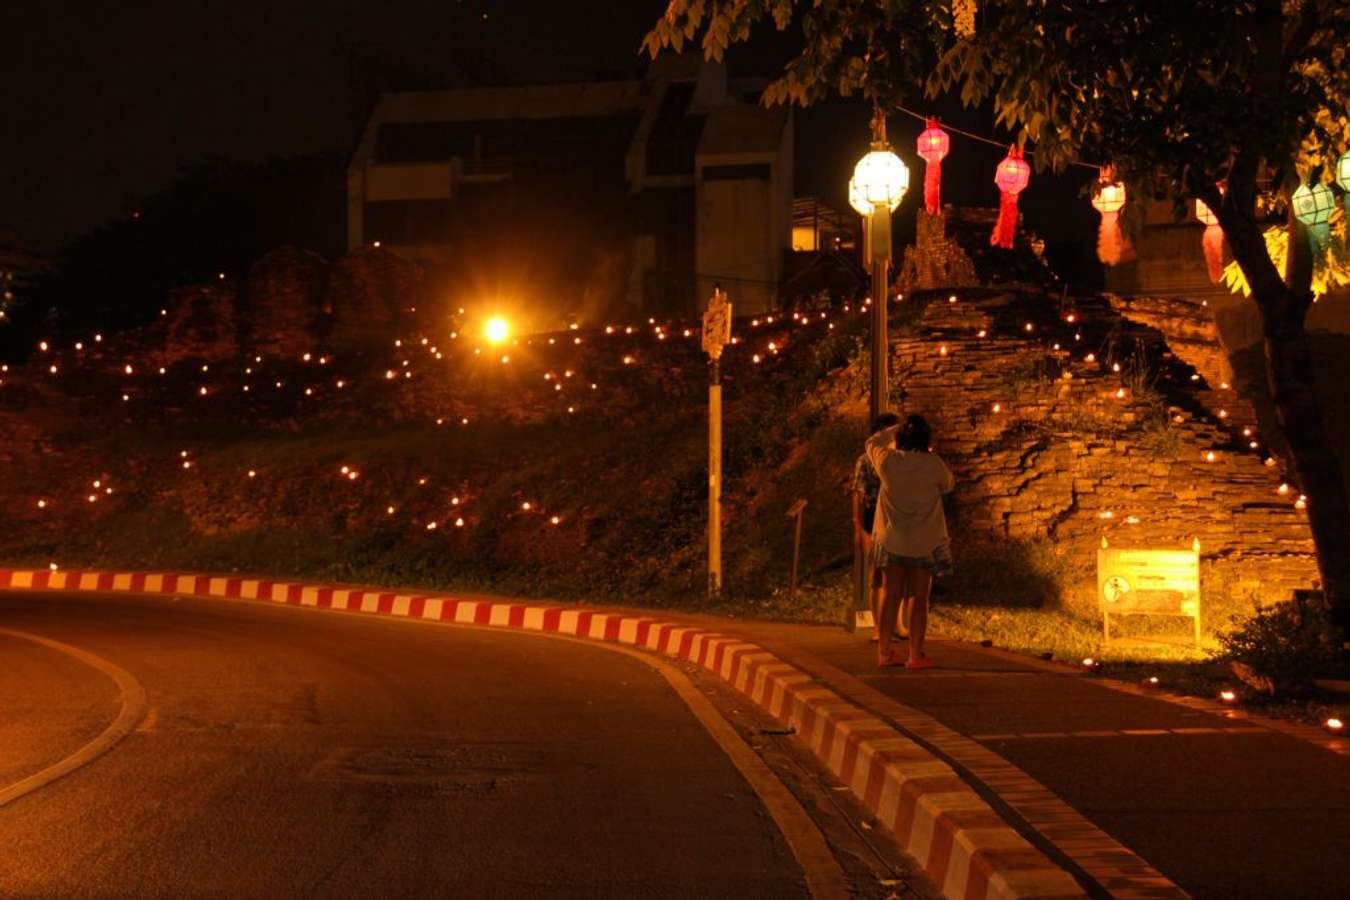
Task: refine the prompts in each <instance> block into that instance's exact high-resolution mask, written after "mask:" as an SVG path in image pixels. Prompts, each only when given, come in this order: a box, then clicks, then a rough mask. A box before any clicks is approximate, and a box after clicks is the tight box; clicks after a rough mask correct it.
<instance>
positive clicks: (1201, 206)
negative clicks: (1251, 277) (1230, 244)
mask: <svg viewBox="0 0 1350 900" xmlns="http://www.w3.org/2000/svg"><path fill="white" fill-rule="evenodd" d="M1219 193H1220V194H1222V193H1223V185H1219ZM1195 217H1196V218H1197V219H1199V220H1200V221H1201V222H1203V223H1204V225H1205V235H1204V237H1203V238H1201V241H1200V244H1201V246H1202V247H1204V249H1205V268H1206V269H1208V270H1209V280H1210V282H1211V283H1212V284H1218V283H1219V282H1220V281H1221V280H1222V279H1223V229H1222V228H1220V227H1219V217H1218V216H1216V215H1214V211H1213V210H1211V209H1210V208H1209V207H1208V206H1206V205H1205V201H1203V200H1200V199H1198V198H1197V199H1196V201H1195Z"/></svg>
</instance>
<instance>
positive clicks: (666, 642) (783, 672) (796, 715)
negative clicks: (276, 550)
mask: <svg viewBox="0 0 1350 900" xmlns="http://www.w3.org/2000/svg"><path fill="white" fill-rule="evenodd" d="M0 589H8V590H32V591H43V590H59V591H89V592H120V593H136V594H161V595H174V596H187V597H196V598H203V599H233V600H261V601H266V602H271V603H282V604H286V605H289V606H309V607H315V608H318V609H330V610H345V611H348V612H357V613H367V614H372V615H383V616H398V617H401V618H408V619H424V620H430V621H436V622H446V623H454V624H463V625H485V626H490V627H498V628H507V629H515V630H523V631H541V632H550V633H555V634H565V635H571V636H573V637H578V638H583V639H589V640H595V641H606V642H611V643H619V644H627V645H630V646H633V647H638V648H642V649H646V650H650V651H654V652H656V653H661V654H664V655H666V656H671V657H675V658H677V659H683V660H686V661H688V662H691V663H694V664H695V665H698V666H700V667H702V668H704V669H706V670H708V671H709V672H711V673H713V674H714V675H717V676H718V677H719V678H721V679H723V680H724V681H726V682H727V683H729V684H730V685H731V686H732V687H734V688H735V689H736V690H737V691H739V692H740V693H741V694H744V695H745V696H746V697H747V698H749V699H750V700H751V702H753V703H755V704H756V705H757V706H759V707H760V708H761V709H763V710H764V711H766V712H767V713H768V714H769V715H771V716H773V717H774V718H775V719H777V720H779V721H780V722H782V723H783V724H784V725H786V726H789V727H791V728H793V729H795V731H796V733H797V735H798V737H800V738H801V739H802V740H803V741H804V742H805V743H806V745H807V746H808V747H809V748H810V749H811V751H812V752H813V753H814V754H815V755H816V756H817V757H819V758H820V760H821V761H822V762H824V763H825V765H826V766H827V767H828V768H829V769H830V770H831V771H832V772H833V773H834V774H835V775H836V776H837V777H838V778H839V780H840V781H841V782H842V783H843V784H845V785H847V786H848V787H849V788H850V790H852V792H853V793H854V795H856V796H857V797H858V798H859V799H860V800H861V801H862V803H863V805H864V806H866V808H867V809H868V810H870V811H871V812H872V813H874V814H875V815H876V817H877V818H878V819H879V820H881V822H883V823H884V824H885V825H886V827H887V828H889V829H890V830H891V832H892V834H893V835H894V837H895V839H896V841H897V842H898V843H899V845H900V846H901V847H902V848H904V849H905V850H906V851H907V852H908V853H909V854H910V855H911V856H913V857H914V858H915V859H916V860H917V861H918V862H919V864H920V865H921V866H922V867H923V869H924V871H925V872H926V873H927V874H928V875H929V877H931V878H932V879H933V881H934V882H935V883H936V884H937V885H938V886H939V887H940V888H941V890H942V893H943V894H944V896H946V897H949V898H953V900H958V898H959V900H985V898H988V900H1013V898H1022V900H1032V898H1045V900H1049V898H1067V897H1083V896H1086V895H1085V892H1084V890H1083V888H1082V887H1081V886H1080V885H1079V884H1078V882H1077V881H1075V880H1074V878H1073V877H1072V876H1071V875H1070V874H1069V873H1068V872H1066V871H1064V870H1063V869H1062V868H1060V867H1058V866H1056V865H1055V864H1054V863H1053V862H1051V861H1050V860H1049V859H1048V858H1047V857H1046V856H1045V855H1044V854H1042V853H1041V852H1040V851H1039V850H1037V849H1036V848H1035V847H1033V846H1032V845H1031V844H1030V843H1028V842H1027V841H1026V840H1025V839H1024V838H1023V837H1022V836H1021V835H1020V834H1018V833H1017V832H1016V831H1015V830H1014V829H1013V828H1012V827H1010V826H1009V825H1008V824H1007V823H1006V822H1005V821H1003V819H1002V818H1001V817H1000V816H999V815H998V813H996V812H995V811H994V810H993V808H992V807H990V806H989V805H988V804H987V803H986V802H985V801H984V800H983V799H981V798H980V797H979V795H977V794H976V793H975V791H974V790H972V789H971V787H970V786H969V785H968V784H966V783H965V782H964V781H963V780H962V779H961V778H960V776H958V775H957V773H956V772H955V771H954V770H953V769H952V768H951V767H950V766H948V765H947V764H946V763H945V762H942V761H941V760H939V759H938V758H937V757H935V756H933V755H932V754H931V753H929V752H928V751H927V750H925V749H924V748H923V747H921V746H920V745H918V744H917V743H915V742H914V741H911V740H910V739H909V738H906V737H904V736H903V735H902V734H900V733H899V732H898V731H896V730H895V729H894V728H893V727H891V726H890V725H888V724H887V723H885V722H883V721H882V720H881V719H879V718H877V717H876V716H874V715H872V714H871V713H869V712H867V711H866V710H863V709H861V708H859V707H857V706H855V705H853V704H852V703H850V702H848V701H847V700H845V699H844V698H843V697H841V696H840V695H839V694H837V693H835V692H834V691H832V690H830V689H829V688H827V687H824V686H823V685H821V684H820V683H819V682H818V681H816V680H815V679H814V678H813V677H812V676H810V675H808V674H807V673H806V672H804V671H802V670H801V669H798V668H796V667H795V666H792V665H790V664H788V663H786V662H783V661H782V660H781V659H779V658H778V657H776V656H774V655H773V654H772V653H770V652H768V651H767V650H765V649H764V648H763V647H761V646H759V645H758V644H753V643H750V642H748V641H743V640H740V639H738V638H734V637H730V636H727V635H723V634H718V633H716V632H712V631H708V630H705V629H702V628H698V627H693V626H690V625H682V624H678V623H673V622H662V621H660V620H658V619H653V618H648V617H645V616H633V615H620V614H612V613H602V612H595V611H591V610H586V609H582V608H577V607H563V606H557V605H552V604H531V603H514V602H509V601H492V600H466V599H458V598H455V597H452V596H438V595H431V594H420V593H398V592H393V591H381V590H374V589H368V588H359V587H337V586H325V585H315V584H304V583H300V582H293V581H273V580H267V579H259V578H241V577H237V576H213V575H196V574H186V573H142V572H137V573H129V572H87V571H86V572H81V571H70V572H64V571H55V572H52V571H45V570H25V569H0Z"/></svg>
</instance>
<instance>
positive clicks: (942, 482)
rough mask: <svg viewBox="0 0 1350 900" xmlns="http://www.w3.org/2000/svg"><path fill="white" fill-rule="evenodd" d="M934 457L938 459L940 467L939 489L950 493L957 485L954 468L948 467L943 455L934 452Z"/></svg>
mask: <svg viewBox="0 0 1350 900" xmlns="http://www.w3.org/2000/svg"><path fill="white" fill-rule="evenodd" d="M933 459H935V460H937V464H938V469H939V470H940V471H939V472H938V490H939V491H940V492H942V493H944V494H950V493H951V492H952V488H954V487H956V478H955V477H954V476H953V475H952V470H951V469H950V468H948V467H947V463H946V462H945V461H944V460H943V459H942V457H940V456H938V455H936V454H934V455H933Z"/></svg>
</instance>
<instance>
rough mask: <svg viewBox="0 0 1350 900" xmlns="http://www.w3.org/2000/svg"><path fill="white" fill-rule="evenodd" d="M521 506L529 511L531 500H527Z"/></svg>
mask: <svg viewBox="0 0 1350 900" xmlns="http://www.w3.org/2000/svg"><path fill="white" fill-rule="evenodd" d="M520 508H521V509H523V510H524V511H525V512H529V511H530V509H531V507H530V501H528V500H526V501H525V502H524V503H522V504H520Z"/></svg>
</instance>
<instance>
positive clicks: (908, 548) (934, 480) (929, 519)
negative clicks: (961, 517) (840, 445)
mask: <svg viewBox="0 0 1350 900" xmlns="http://www.w3.org/2000/svg"><path fill="white" fill-rule="evenodd" d="M899 430H900V428H899V426H898V425H897V426H895V427H892V428H887V429H884V430H882V431H879V432H877V433H876V434H874V435H872V436H871V437H870V438H868V439H867V444H866V453H867V459H868V460H869V461H870V462H871V463H872V467H873V468H874V469H876V470H877V475H878V476H879V477H880V478H881V494H880V496H879V497H878V499H877V511H876V518H875V519H874V520H873V523H872V539H873V540H874V541H877V542H878V543H879V544H880V546H881V547H883V548H885V549H886V550H887V551H888V552H890V553H894V554H896V555H898V556H912V557H916V558H924V557H927V556H929V555H931V554H932V552H933V551H934V550H936V549H937V548H938V547H940V546H941V545H942V544H943V543H944V542H945V541H946V540H947V517H946V515H945V514H944V513H943V511H942V495H943V494H946V493H949V492H950V491H951V489H952V488H953V487H954V486H955V484H956V480H955V479H954V478H952V473H951V470H950V469H948V468H947V464H946V463H944V462H943V461H942V459H941V457H939V456H938V455H937V454H936V453H914V452H905V451H903V450H899V449H897V448H896V446H895V435H896V432H898V431H899Z"/></svg>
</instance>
